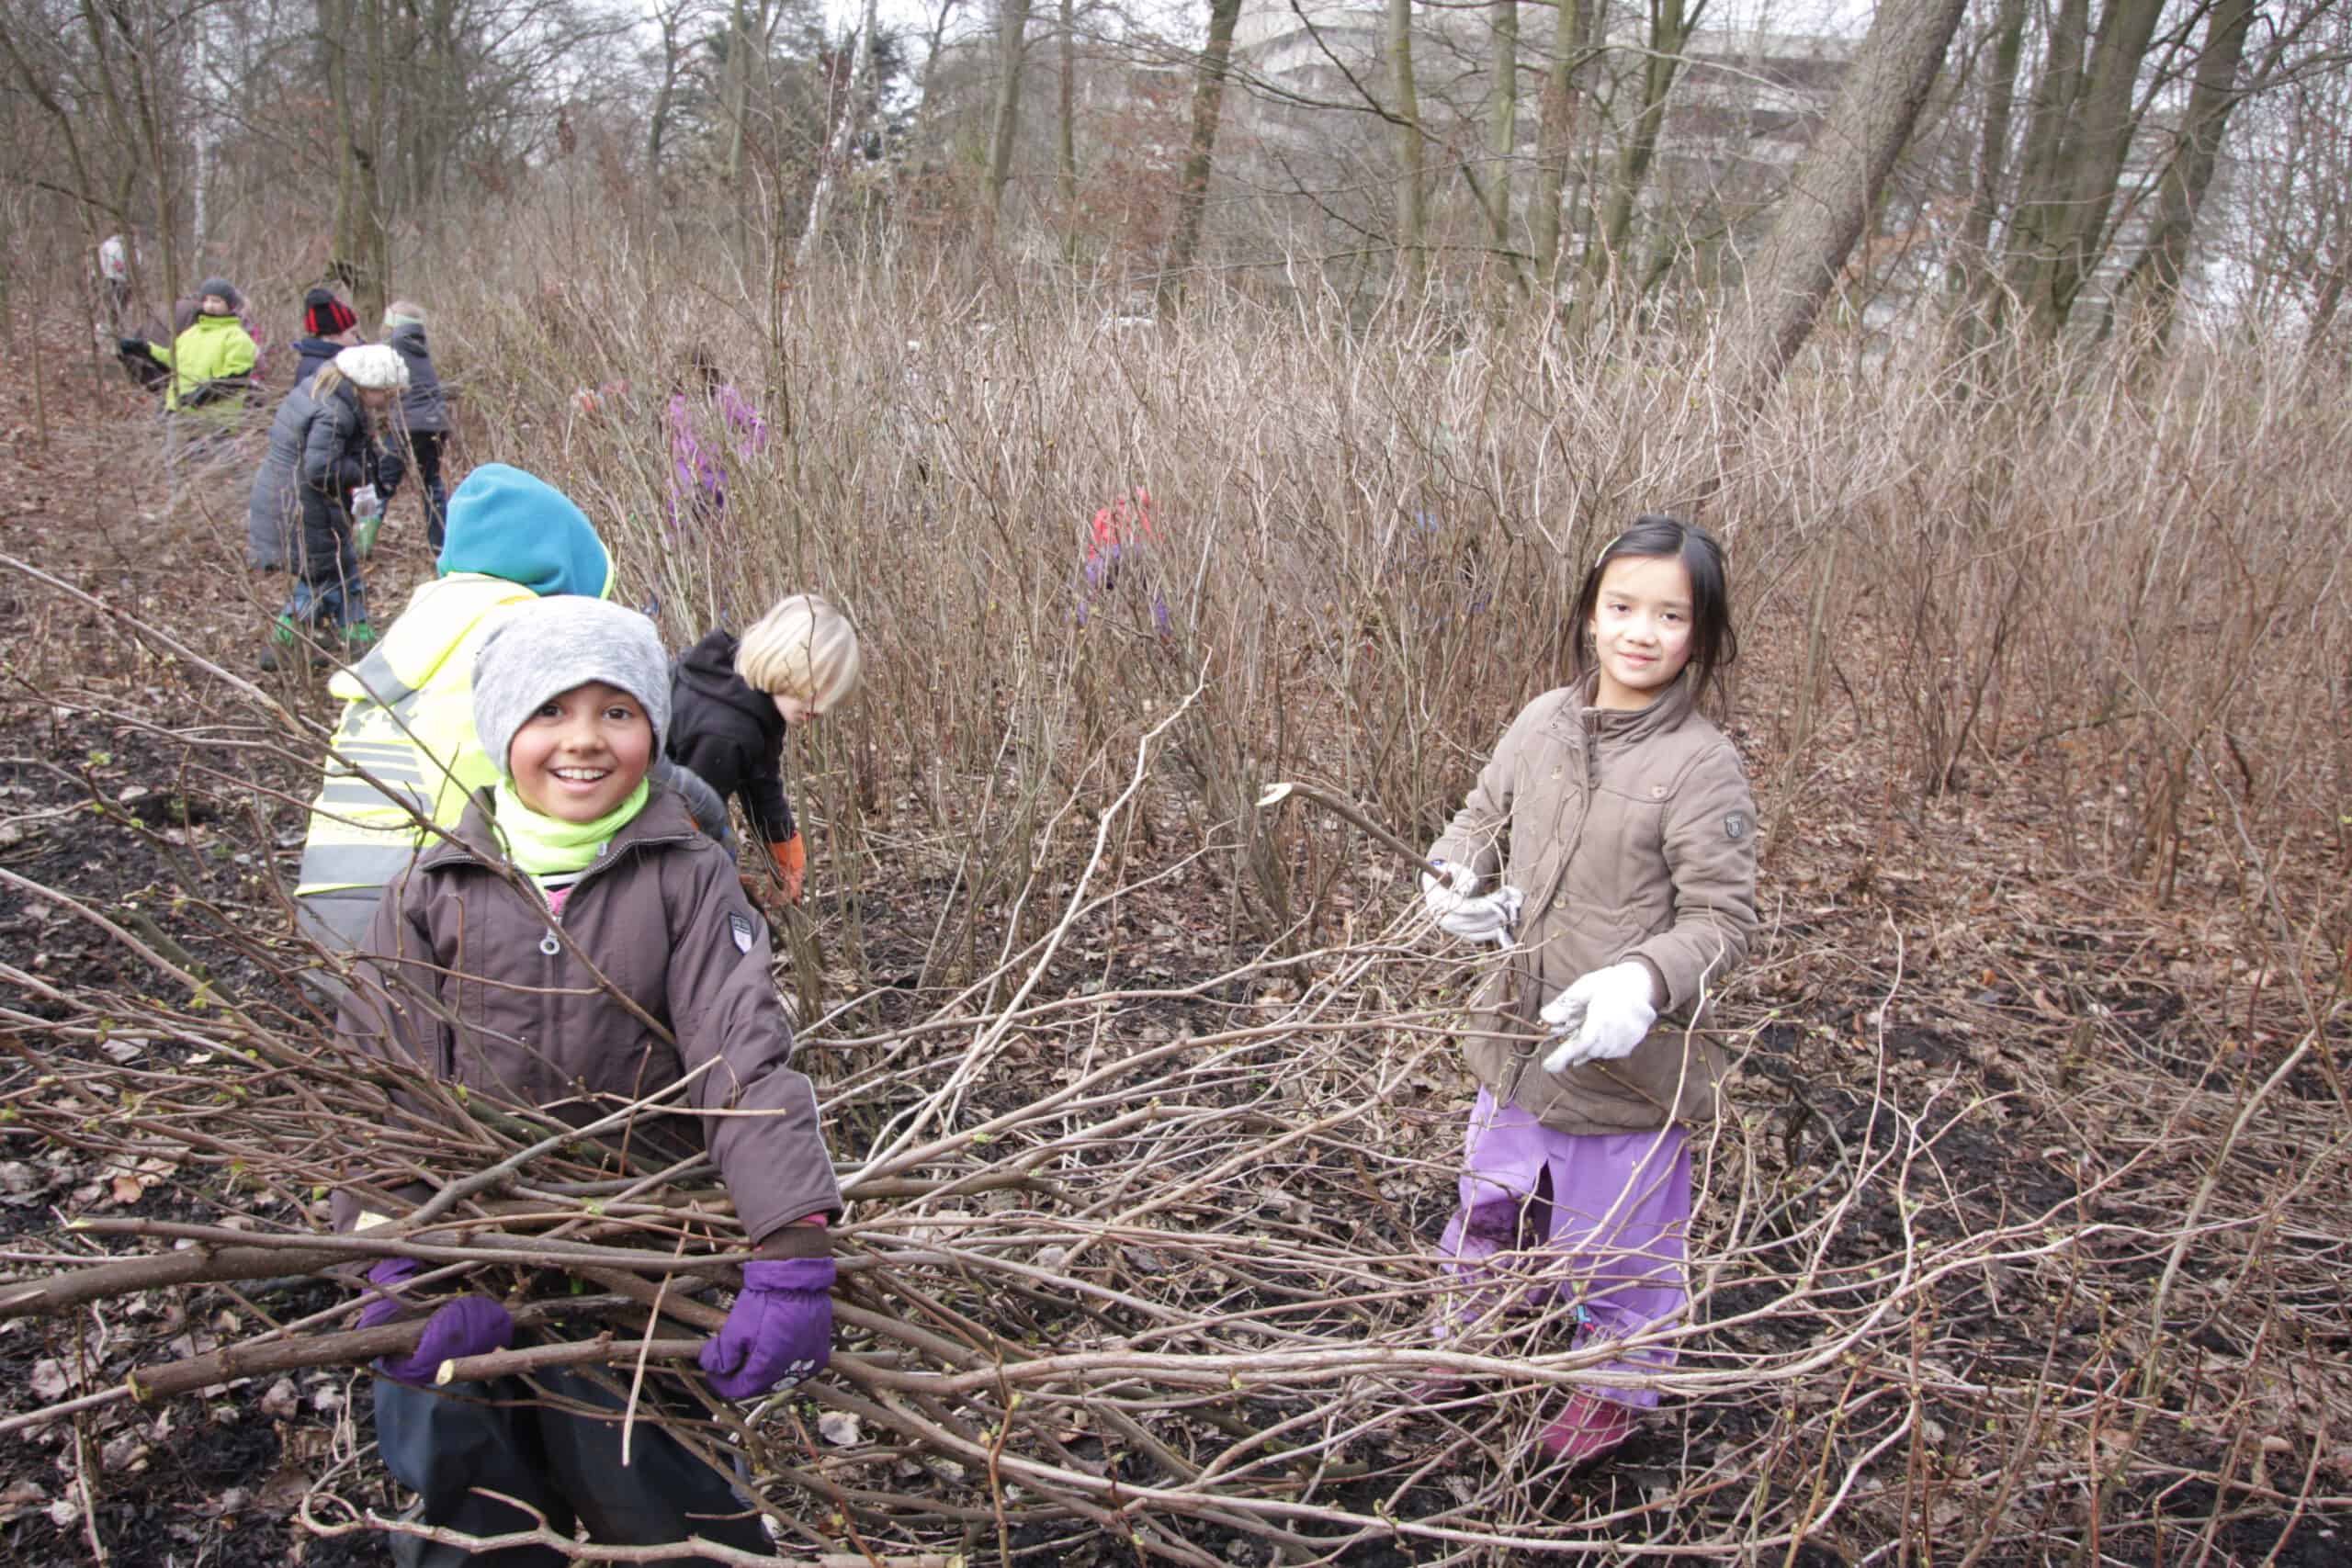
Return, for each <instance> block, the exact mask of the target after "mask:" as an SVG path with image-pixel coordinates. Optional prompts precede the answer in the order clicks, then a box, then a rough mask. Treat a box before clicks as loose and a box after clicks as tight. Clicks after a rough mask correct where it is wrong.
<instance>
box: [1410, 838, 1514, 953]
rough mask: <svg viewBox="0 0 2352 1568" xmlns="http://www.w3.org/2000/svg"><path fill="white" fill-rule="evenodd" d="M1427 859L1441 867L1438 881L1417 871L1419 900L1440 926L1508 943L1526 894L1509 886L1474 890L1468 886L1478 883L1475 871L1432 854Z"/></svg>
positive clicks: (1499, 943) (1471, 938) (1473, 939)
mask: <svg viewBox="0 0 2352 1568" xmlns="http://www.w3.org/2000/svg"><path fill="white" fill-rule="evenodd" d="M1430 863H1431V864H1432V865H1440V866H1443V867H1444V868H1445V880H1444V881H1442V882H1440V881H1439V880H1438V879H1437V878H1436V877H1434V876H1431V875H1430V874H1429V873H1427V872H1423V873H1421V902H1422V904H1423V905H1424V906H1425V907H1426V908H1428V909H1429V912H1430V915H1431V916H1433V917H1434V918H1435V919H1436V920H1437V923H1438V925H1439V926H1440V928H1442V930H1445V931H1452V932H1453V934H1454V935H1455V936H1458V937H1462V938H1464V939H1465V940H1467V941H1470V942H1493V943H1494V944H1495V945H1496V946H1497V947H1508V946H1510V933H1511V931H1512V929H1513V928H1514V927H1516V926H1517V925H1518V924H1519V908H1520V905H1521V903H1523V902H1524V901H1525V898H1526V896H1525V895H1524V894H1522V893H1521V892H1520V890H1519V889H1518V888H1516V887H1509V886H1505V887H1498V888H1496V889H1495V890H1494V891H1493V892H1492V893H1485V894H1480V893H1476V892H1473V891H1472V889H1473V888H1475V887H1476V886H1478V874H1477V873H1476V871H1473V870H1472V869H1471V868H1470V867H1468V866H1466V865H1457V864H1455V863H1453V862H1452V861H1445V860H1436V859H1434V858H1433V859H1432V860H1431V861H1430Z"/></svg>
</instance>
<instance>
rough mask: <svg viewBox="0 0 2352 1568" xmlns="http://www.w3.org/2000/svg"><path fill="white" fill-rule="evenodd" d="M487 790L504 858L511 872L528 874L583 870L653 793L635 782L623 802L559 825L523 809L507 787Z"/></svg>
mask: <svg viewBox="0 0 2352 1568" xmlns="http://www.w3.org/2000/svg"><path fill="white" fill-rule="evenodd" d="M492 789H493V791H494V798H495V799H496V802H497V806H498V836H499V837H500V838H501V839H502V840H504V841H505V844H506V854H507V858H508V859H510V860H512V861H513V862H514V863H515V869H516V870H517V871H520V872H523V873H524V874H526V875H530V876H554V875H558V874H561V873H564V872H571V871H585V870H587V869H588V867H589V866H590V865H592V864H594V862H595V859H596V857H597V856H598V855H599V854H601V853H603V852H604V848H605V844H606V843H608V842H609V841H611V840H612V837H613V835H614V834H616V833H617V832H619V831H620V830H621V829H623V828H626V827H628V824H629V821H630V819H631V818H635V817H636V816H637V814H638V813H639V812H640V811H642V810H644V809H645V803H646V801H647V800H649V799H650V798H651V797H652V794H653V786H652V784H650V783H649V782H648V781H646V780H644V779H639V780H638V781H637V787H636V788H635V789H633V790H631V791H629V793H628V799H626V800H624V801H622V802H621V803H620V804H619V805H618V806H616V807H613V808H612V809H611V810H610V811H607V812H605V815H603V816H602V817H599V818H596V819H595V820H594V822H565V821H562V820H560V819H559V818H553V817H549V816H547V815H545V814H543V813H541V812H537V811H534V810H532V809H531V808H530V807H528V806H526V805H525V804H524V803H523V797H522V796H521V795H516V794H515V786H514V784H510V783H500V784H495V785H493V786H492Z"/></svg>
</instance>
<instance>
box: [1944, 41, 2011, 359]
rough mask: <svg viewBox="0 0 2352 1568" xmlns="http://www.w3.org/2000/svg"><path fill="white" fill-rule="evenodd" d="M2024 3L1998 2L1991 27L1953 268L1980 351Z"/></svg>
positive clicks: (1967, 327) (1971, 342) (1967, 328)
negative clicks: (1970, 189)
mask: <svg viewBox="0 0 2352 1568" xmlns="http://www.w3.org/2000/svg"><path fill="white" fill-rule="evenodd" d="M2026 9H2027V6H2026V0H2001V9H2000V13H1999V15H1998V17H1996V19H1995V21H1994V23H1993V69H1992V74H1991V76H1990V77H1989V78H1988V79H1987V81H1986V83H1985V126H1984V134H1983V135H1982V136H1981V137H1980V138H1979V139H1978V141H1977V151H1976V189H1975V192H1974V194H1973V196H1972V197H1971V198H1970V200H1969V204H1968V217H1967V218H1966V219H1965V220H1963V221H1962V224H1961V229H1960V245H1959V248H1958V250H1957V252H1956V253H1955V256H1954V260H1953V263H1952V267H1951V286H1952V291H1953V292H1954V293H1955V294H1958V295H1960V296H1961V297H1962V300H1963V301H1964V303H1963V306H1962V309H1963V310H1966V311H1967V312H1968V315H1967V320H1966V321H1965V323H1964V325H1963V328H1962V331H1963V333H1965V335H1966V340H1967V344H1968V346H1969V347H1971V348H1974V347H1977V346H1980V345H1981V344H1983V343H1984V342H1985V337H1986V336H1987V335H1988V333H1989V323H1988V321H1987V320H1986V314H1985V312H1986V309H1987V307H1988V304H1989V301H1988V300H1987V299H1985V294H1986V292H1987V290H1988V289H1989V288H1990V286H1991V284H1992V281H1993V279H1994V278H1995V277H1996V276H1998V270H1997V269H1996V267H1995V266H1994V265H1993V254H1992V252H1993V219H1994V216H1995V215H1996V213H1997V212H1999V210H2000V203H2001V177H2002V173H2003V167H2002V166H2003V164H2006V163H2007V160H2008V155H2009V122H2010V119H2011V118H2012V117H2013V116H2014V114H2015V113H2016V110H2017V96H2018V56H2019V54H2021V53H2022V52H2023V51H2024V45H2025V20H2026Z"/></svg>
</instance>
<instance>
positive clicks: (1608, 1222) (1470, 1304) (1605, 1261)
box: [1440, 1089, 1691, 1409]
mask: <svg viewBox="0 0 2352 1568" xmlns="http://www.w3.org/2000/svg"><path fill="white" fill-rule="evenodd" d="M1690 1227H1691V1146H1690V1140H1689V1138H1688V1137H1687V1136H1686V1135H1685V1134H1684V1133H1683V1131H1682V1129H1681V1128H1679V1127H1663V1128H1659V1129H1657V1131H1654V1132H1647V1133H1611V1134H1577V1133H1555V1132H1553V1131H1552V1130H1551V1129H1550V1128H1547V1127H1545V1126H1544V1124H1543V1123H1541V1122H1537V1121H1536V1120H1535V1118H1534V1117H1532V1116H1531V1115H1529V1114H1528V1113H1527V1112H1526V1111H1521V1109H1520V1108H1519V1107H1518V1106H1516V1105H1503V1106H1498V1105H1497V1104H1496V1103H1495V1100H1494V1096H1493V1095H1491V1094H1489V1093H1488V1092H1487V1090H1485V1089H1480V1090H1479V1091H1478V1103H1477V1105H1476V1107H1475V1108H1473V1110H1472V1111H1471V1112H1470V1134H1469V1137H1468V1138H1467V1139H1466V1140H1465V1145H1464V1163H1463V1170H1462V1206H1461V1207H1460V1208H1459V1209H1456V1210H1455V1211H1454V1213H1453V1219H1452V1220H1450V1221H1448V1222H1447V1223H1446V1227H1445V1237H1444V1239H1443V1241H1442V1242H1441V1243H1440V1246H1441V1247H1442V1249H1443V1251H1444V1254H1445V1257H1446V1258H1447V1260H1448V1262H1447V1268H1448V1269H1449V1270H1450V1271H1451V1272H1452V1273H1453V1275H1454V1277H1455V1278H1456V1279H1458V1280H1463V1281H1464V1282H1465V1283H1472V1282H1475V1281H1480V1280H1487V1279H1489V1277H1490V1275H1491V1273H1492V1271H1491V1270H1489V1269H1487V1268H1486V1267H1485V1266H1484V1265H1485V1260H1486V1259H1487V1258H1494V1257H1495V1256H1496V1255H1497V1254H1498V1253H1505V1252H1514V1251H1521V1249H1524V1250H1526V1251H1527V1252H1531V1253H1532V1252H1536V1251H1539V1250H1540V1251H1541V1252H1542V1253H1544V1254H1545V1255H1547V1256H1544V1257H1542V1258H1521V1260H1520V1262H1521V1269H1532V1268H1533V1267H1540V1268H1542V1269H1543V1270H1544V1272H1545V1273H1547V1274H1548V1273H1555V1272H1556V1273H1557V1274H1558V1275H1559V1276H1561V1277H1560V1279H1559V1280H1558V1282H1557V1283H1556V1284H1549V1283H1547V1284H1544V1285H1542V1286H1540V1287H1539V1288H1538V1289H1537V1290H1536V1291H1535V1292H1531V1297H1532V1302H1534V1303H1540V1302H1541V1299H1542V1297H1543V1296H1544V1294H1547V1293H1549V1292H1554V1291H1556V1292H1558V1294H1559V1296H1560V1298H1561V1299H1562V1300H1563V1301H1565V1302H1566V1303H1569V1304H1570V1305H1571V1306H1573V1307H1575V1308H1576V1309H1577V1318H1578V1323H1577V1337H1576V1343H1577V1344H1578V1345H1583V1344H1585V1343H1587V1342H1589V1341H1591V1340H1596V1339H1599V1340H1611V1339H1623V1338H1628V1337H1632V1336H1634V1335H1636V1334H1639V1333H1640V1332H1642V1331H1643V1330H1644V1329H1646V1328H1650V1327H1652V1326H1654V1325H1659V1324H1663V1323H1668V1322H1671V1321H1672V1320H1674V1319H1676V1318H1679V1317H1680V1316H1681V1315H1682V1314H1683V1313H1684V1311H1685V1310H1686V1309H1687V1308H1688V1307H1689V1305H1690V1301H1691V1297H1690V1292H1689V1290H1688V1288H1687V1287H1686V1284H1685V1281H1684V1276H1683V1270H1682V1262H1683V1250H1682V1248H1683V1237H1684V1235H1685V1233H1687V1232H1688V1231H1689V1229H1690ZM1517 1293H1518V1292H1517V1291H1516V1289H1514V1288H1512V1287H1509V1286H1505V1287H1502V1288H1501V1289H1499V1290H1498V1289H1496V1288H1494V1287H1493V1286H1492V1285H1490V1286H1489V1288H1488V1289H1487V1290H1484V1291H1478V1290H1475V1289H1474V1290H1473V1291H1472V1292H1470V1295H1469V1299H1468V1301H1467V1303H1464V1304H1461V1305H1459V1306H1458V1307H1457V1308H1456V1310H1455V1314H1454V1316H1453V1322H1452V1323H1449V1325H1448V1333H1449V1337H1451V1332H1452V1331H1453V1324H1455V1323H1458V1324H1463V1325H1467V1324H1469V1323H1473V1322H1476V1321H1478V1320H1480V1319H1484V1318H1488V1317H1490V1316H1491V1315H1492V1314H1494V1313H1495V1312H1497V1311H1498V1310H1499V1309H1504V1308H1507V1307H1509V1306H1510V1304H1511V1302H1510V1298H1511V1296H1513V1295H1514V1294H1517ZM1673 1364H1674V1351H1673V1348H1671V1347H1669V1346H1647V1347H1645V1348H1641V1349H1639V1350H1635V1351H1630V1352H1628V1353H1627V1354H1626V1356H1625V1357H1624V1358H1623V1359H1622V1360H1618V1361H1612V1362H1611V1363H1609V1366H1610V1367H1611V1368H1622V1369H1623V1370H1624V1371H1630V1372H1656V1371H1665V1370H1666V1369H1667V1368H1668V1367H1670V1366H1672V1365H1673ZM1592 1392H1593V1393H1598V1394H1601V1395H1604V1396H1606V1397H1608V1398H1611V1399H1614V1400H1617V1401H1619V1402H1621V1403H1623V1404H1634V1405H1639V1406H1641V1407H1643V1408H1645V1409H1649V1408H1654V1407H1655V1406H1656V1405H1657V1390H1656V1389H1653V1388H1639V1387H1626V1388H1598V1389H1594V1390H1593V1391H1592Z"/></svg>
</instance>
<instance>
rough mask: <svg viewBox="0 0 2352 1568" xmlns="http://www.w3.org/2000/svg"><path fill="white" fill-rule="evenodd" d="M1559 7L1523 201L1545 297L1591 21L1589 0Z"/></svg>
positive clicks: (1555, 261) (1555, 283) (1555, 269)
mask: <svg viewBox="0 0 2352 1568" xmlns="http://www.w3.org/2000/svg"><path fill="white" fill-rule="evenodd" d="M1559 7H1560V8H1559V19H1558V22H1557V25H1556V27H1555V30H1554V32H1553V35H1552V68H1551V71H1550V73H1548V75H1547V76H1546V77H1545V80H1544V107H1543V120H1542V128H1541V129H1540V130H1538V131H1537V132H1536V149H1535V189H1534V191H1533V192H1532V194H1531V195H1530V196H1529V197H1528V201H1527V226H1528V232H1529V243H1530V247H1531V249H1532V251H1533V253H1534V254H1533V255H1532V264H1533V267H1534V271H1535V276H1537V277H1538V278H1540V279H1541V280H1542V281H1543V285H1544V293H1545V294H1546V295H1547V296H1551V295H1555V294H1556V292H1557V290H1558V288H1559V273H1560V244H1561V238H1560V236H1561V231H1562V228H1563V225H1562V223H1561V203H1562V201H1563V200H1564V199H1565V198H1566V191H1567V177H1568V165H1569V163H1570V161H1571V160H1572V159H1573V158H1574V157H1575V155H1576V140H1577V120H1578V118H1580V117H1579V115H1578V112H1577V111H1578V109H1579V107H1581V105H1582V102H1583V92H1582V86H1581V84H1580V83H1579V82H1578V81H1577V78H1578V76H1580V75H1581V74H1582V73H1583V70H1584V64H1585V55H1586V49H1585V37H1586V34H1587V32H1588V31H1589V27H1590V23H1591V18H1592V7H1591V4H1590V0H1559Z"/></svg>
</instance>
